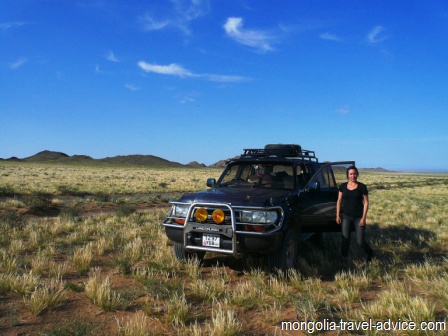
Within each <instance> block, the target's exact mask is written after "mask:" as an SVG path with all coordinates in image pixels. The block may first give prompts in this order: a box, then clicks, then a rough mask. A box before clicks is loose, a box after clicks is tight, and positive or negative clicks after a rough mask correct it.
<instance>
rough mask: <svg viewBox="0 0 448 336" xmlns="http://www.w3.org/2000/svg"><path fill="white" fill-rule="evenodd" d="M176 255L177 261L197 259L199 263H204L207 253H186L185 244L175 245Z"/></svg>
mask: <svg viewBox="0 0 448 336" xmlns="http://www.w3.org/2000/svg"><path fill="white" fill-rule="evenodd" d="M174 255H175V256H176V258H177V260H179V261H183V260H185V261H186V260H191V259H194V258H197V259H198V260H199V261H202V260H203V259H204V256H205V251H196V252H187V251H185V248H184V244H181V243H176V242H175V243H174Z"/></svg>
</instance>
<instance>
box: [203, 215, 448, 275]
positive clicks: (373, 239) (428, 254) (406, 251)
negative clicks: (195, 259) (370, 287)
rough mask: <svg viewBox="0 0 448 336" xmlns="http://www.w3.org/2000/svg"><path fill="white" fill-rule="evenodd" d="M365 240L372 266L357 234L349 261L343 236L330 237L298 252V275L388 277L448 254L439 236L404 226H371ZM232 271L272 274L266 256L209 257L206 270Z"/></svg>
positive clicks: (334, 234) (316, 241)
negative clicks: (357, 273)
mask: <svg viewBox="0 0 448 336" xmlns="http://www.w3.org/2000/svg"><path fill="white" fill-rule="evenodd" d="M366 240H367V241H368V242H369V244H370V245H371V246H372V248H373V250H374V258H373V260H372V262H371V263H368V262H366V256H365V254H364V251H363V250H362V249H361V248H360V247H359V246H358V245H357V244H356V237H355V234H354V233H352V235H351V244H350V253H349V256H348V258H347V259H345V260H344V259H343V258H342V257H341V254H340V249H341V233H327V234H324V235H323V236H322V237H321V239H318V240H309V241H305V242H303V244H302V247H301V249H300V251H299V258H298V261H297V265H296V271H298V272H300V274H301V275H302V277H303V278H304V279H305V278H319V279H321V280H323V281H333V280H334V279H335V276H336V275H337V274H338V273H341V272H343V271H345V272H347V271H351V272H354V271H357V270H364V269H369V268H372V271H373V269H375V272H376V273H379V274H381V273H383V274H385V273H387V272H389V271H390V270H391V269H392V268H399V269H402V268H405V267H407V266H408V265H410V264H416V263H422V262H424V261H425V260H435V261H437V260H442V259H443V258H444V257H446V251H444V250H443V249H440V248H439V249H438V248H437V247H438V245H437V244H435V243H434V242H435V241H437V233H436V232H434V231H430V230H425V229H421V228H412V227H409V226H407V225H405V224H398V225H394V226H388V227H380V224H379V223H372V224H369V225H368V227H367V229H366ZM217 265H218V266H224V267H229V268H230V269H231V270H233V271H236V272H238V274H241V275H242V274H245V273H249V272H251V271H252V270H254V269H261V270H264V271H266V273H270V272H271V271H270V270H269V269H268V268H267V265H266V258H265V257H264V256H263V255H252V256H248V257H243V258H241V259H236V258H233V257H231V256H222V255H213V254H211V255H207V257H206V259H204V261H203V267H205V268H207V267H214V266H217Z"/></svg>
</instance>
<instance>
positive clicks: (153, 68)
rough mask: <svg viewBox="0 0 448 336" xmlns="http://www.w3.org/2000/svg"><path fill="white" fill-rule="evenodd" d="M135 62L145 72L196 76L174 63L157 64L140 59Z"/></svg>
mask: <svg viewBox="0 0 448 336" xmlns="http://www.w3.org/2000/svg"><path fill="white" fill-rule="evenodd" d="M137 64H138V66H139V67H140V68H141V69H142V70H143V71H146V72H154V73H158V74H162V75H171V76H178V77H197V76H196V75H195V74H193V73H191V72H190V71H188V70H186V69H184V68H183V67H182V66H180V65H178V64H176V63H171V64H170V65H157V64H149V63H146V62H144V61H140V62H138V63H137Z"/></svg>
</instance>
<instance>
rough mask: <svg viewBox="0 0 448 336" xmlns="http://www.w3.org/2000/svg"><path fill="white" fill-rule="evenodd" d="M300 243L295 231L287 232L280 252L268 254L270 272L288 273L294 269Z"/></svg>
mask: <svg viewBox="0 0 448 336" xmlns="http://www.w3.org/2000/svg"><path fill="white" fill-rule="evenodd" d="M298 250H299V242H298V238H297V236H296V233H295V231H294V229H289V230H288V231H286V234H285V237H284V238H283V244H282V247H281V248H280V250H279V251H277V252H273V253H270V254H268V256H267V261H268V267H269V269H270V270H274V271H275V270H278V271H282V272H287V271H288V270H289V269H291V268H294V266H295V264H296V262H297V256H298Z"/></svg>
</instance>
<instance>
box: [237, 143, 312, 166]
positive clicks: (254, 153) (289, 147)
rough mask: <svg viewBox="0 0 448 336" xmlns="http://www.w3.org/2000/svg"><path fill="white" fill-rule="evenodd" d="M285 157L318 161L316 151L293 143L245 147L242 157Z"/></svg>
mask: <svg viewBox="0 0 448 336" xmlns="http://www.w3.org/2000/svg"><path fill="white" fill-rule="evenodd" d="M270 156H276V157H284V158H301V159H302V160H309V161H315V162H318V160H317V157H316V154H315V153H314V151H310V150H306V149H302V147H301V146H300V145H293V144H269V145H266V146H264V148H259V149H244V154H243V155H242V156H241V157H270Z"/></svg>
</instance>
